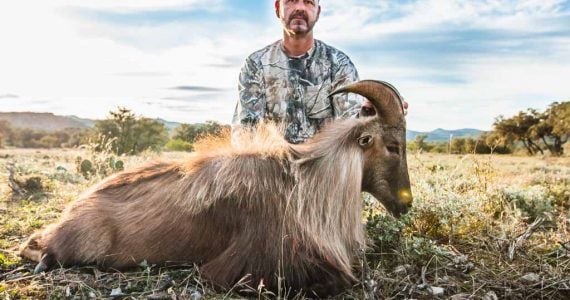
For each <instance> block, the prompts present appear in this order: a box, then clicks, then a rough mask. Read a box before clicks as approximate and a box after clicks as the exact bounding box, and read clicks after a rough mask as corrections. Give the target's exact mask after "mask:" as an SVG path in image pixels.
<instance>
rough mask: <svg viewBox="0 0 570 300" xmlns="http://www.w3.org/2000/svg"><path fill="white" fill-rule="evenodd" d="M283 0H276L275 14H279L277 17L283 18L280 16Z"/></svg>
mask: <svg viewBox="0 0 570 300" xmlns="http://www.w3.org/2000/svg"><path fill="white" fill-rule="evenodd" d="M280 2H281V0H275V15H276V16H277V18H281V17H280V16H279V11H280V9H281V3H280Z"/></svg>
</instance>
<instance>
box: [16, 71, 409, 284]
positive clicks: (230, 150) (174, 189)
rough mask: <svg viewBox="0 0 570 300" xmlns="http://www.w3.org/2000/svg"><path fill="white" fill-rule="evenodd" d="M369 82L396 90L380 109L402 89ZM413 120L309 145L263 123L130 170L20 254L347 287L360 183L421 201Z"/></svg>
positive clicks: (332, 130)
mask: <svg viewBox="0 0 570 300" xmlns="http://www.w3.org/2000/svg"><path fill="white" fill-rule="evenodd" d="M361 84H362V83H361ZM368 86H371V87H373V88H375V89H378V91H377V92H386V93H388V94H386V95H385V97H386V98H387V100H386V101H384V100H378V99H377V100H376V104H375V106H376V105H378V106H376V110H377V111H378V112H379V115H380V116H382V115H383V114H386V107H390V105H392V106H391V107H392V108H391V109H392V110H395V108H394V107H396V106H395V105H396V102H395V101H397V100H398V97H397V93H395V91H392V90H391V88H390V87H389V86H386V85H382V84H381V83H377V82H372V83H371V82H368V85H367V87H368ZM357 87H358V86H357ZM348 91H352V90H348ZM355 92H360V93H361V94H363V95H364V96H367V97H368V98H370V97H372V96H374V95H375V97H381V96H382V95H383V94H378V93H376V94H374V95H370V94H369V93H368V92H366V90H365V91H364V92H363V91H362V90H355ZM388 96H390V97H388ZM381 101H384V102H386V103H384V102H381ZM397 112H398V110H396V113H397ZM392 113H393V112H392ZM400 113H401V112H400ZM402 120H403V115H402V116H401V117H399V118H393V117H391V116H389V117H387V118H383V119H382V121H379V116H373V117H366V118H361V119H351V120H344V121H339V122H335V123H333V124H331V125H330V126H327V127H326V128H325V129H324V130H323V131H322V132H321V133H320V134H319V135H317V136H316V137H315V138H314V139H313V140H311V141H309V142H308V143H306V144H302V145H290V144H287V143H286V142H284V140H283V139H282V138H277V139H276V138H275V136H277V135H278V134H279V133H275V132H272V128H273V127H259V128H258V131H257V132H256V134H255V135H251V136H250V137H249V140H248V142H247V143H242V144H244V145H245V146H243V145H242V146H241V147H231V146H230V145H226V146H220V145H218V147H217V148H216V149H210V150H209V151H199V152H198V153H197V154H195V155H194V156H192V158H190V159H188V160H186V161H184V162H155V163H152V164H148V165H146V166H143V167H140V168H138V169H133V170H130V171H126V172H123V173H119V174H117V175H115V176H113V177H110V178H108V179H107V180H104V181H103V182H102V183H100V184H99V185H97V186H95V187H94V188H93V189H91V190H90V191H88V192H86V193H85V194H84V195H83V196H82V197H81V198H80V199H79V200H78V201H76V202H74V203H73V204H72V206H70V207H69V208H68V209H67V210H66V212H65V214H64V215H63V217H62V218H61V220H60V221H59V222H58V223H56V224H53V225H51V226H50V227H48V228H46V229H45V230H43V231H41V232H38V233H36V234H35V235H33V236H32V237H30V239H29V240H28V242H27V243H26V244H24V245H23V247H22V251H21V254H22V255H23V256H25V257H28V258H30V259H32V260H35V261H38V262H39V264H38V267H37V271H43V270H46V269H49V268H53V267H55V266H58V265H64V266H69V265H84V264H97V265H99V266H101V267H104V268H114V269H122V268H127V267H130V266H136V265H137V264H138V263H140V262H141V261H143V260H146V261H148V262H149V263H153V264H168V263H173V264H175V263H197V264H199V265H200V266H201V273H202V276H203V277H204V278H206V279H208V280H209V281H211V282H212V283H214V284H215V285H217V286H221V287H231V286H232V285H234V284H235V283H237V282H238V281H240V280H241V279H242V278H244V277H245V278H246V280H245V282H248V283H249V284H250V285H251V286H252V287H254V288H255V287H257V285H258V284H260V283H261V282H263V284H264V285H265V286H266V287H267V288H268V289H270V290H274V291H275V290H276V289H277V288H278V284H279V280H278V278H279V277H281V278H282V279H283V280H282V281H281V282H282V283H283V284H284V286H285V287H286V288H291V289H293V290H295V291H309V292H315V293H317V294H320V295H324V294H334V293H337V292H339V291H340V290H341V289H342V288H344V287H347V286H348V285H350V284H351V283H352V282H354V280H355V278H354V275H353V272H352V263H353V256H354V254H355V252H356V250H357V249H359V248H362V247H364V246H365V236H364V231H363V227H362V224H361V218H362V208H361V200H360V193H361V191H363V190H364V191H368V192H370V193H372V194H373V195H374V196H376V197H377V198H378V199H380V200H381V201H382V202H383V203H384V205H385V206H386V207H387V209H388V210H389V211H391V212H392V213H394V214H396V215H397V214H399V213H402V212H405V211H406V208H407V206H408V205H409V203H408V202H409V201H411V195H410V194H409V179H408V178H407V176H408V175H407V166H406V162H405V151H404V150H403V149H405V127H403V126H402V125H401V124H400V123H398V124H396V123H394V122H395V121H398V122H402ZM392 123H394V124H392ZM402 135H403V136H404V140H403V141H404V143H402V140H401V138H402ZM390 147H392V148H390ZM394 147H397V149H395V148H394ZM207 148H213V146H212V145H211V144H209V145H208V147H207ZM394 151H399V154H396V153H393V152H394Z"/></svg>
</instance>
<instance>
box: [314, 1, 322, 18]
mask: <svg viewBox="0 0 570 300" xmlns="http://www.w3.org/2000/svg"><path fill="white" fill-rule="evenodd" d="M320 16H321V5H320V4H319V10H318V11H317V18H316V19H315V22H317V21H318V20H319V17H320Z"/></svg>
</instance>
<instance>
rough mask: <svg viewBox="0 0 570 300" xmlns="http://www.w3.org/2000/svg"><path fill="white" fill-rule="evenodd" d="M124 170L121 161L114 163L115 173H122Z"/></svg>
mask: <svg viewBox="0 0 570 300" xmlns="http://www.w3.org/2000/svg"><path fill="white" fill-rule="evenodd" d="M124 169H125V164H124V163H123V161H122V160H117V161H116V162H115V171H122V170H124Z"/></svg>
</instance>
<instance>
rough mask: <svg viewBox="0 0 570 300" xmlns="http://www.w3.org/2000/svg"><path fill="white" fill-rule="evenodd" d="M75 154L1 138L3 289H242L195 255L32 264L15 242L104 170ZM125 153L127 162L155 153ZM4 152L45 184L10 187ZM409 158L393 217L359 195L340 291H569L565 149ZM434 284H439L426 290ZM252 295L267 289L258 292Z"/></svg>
mask: <svg viewBox="0 0 570 300" xmlns="http://www.w3.org/2000/svg"><path fill="white" fill-rule="evenodd" d="M187 155H188V154H187V153H164V154H163V156H166V157H167V158H183V157H185V156H187ZM78 156H81V157H90V159H92V160H93V161H105V159H104V158H100V157H99V158H92V154H90V153H88V152H86V151H79V150H77V151H75V150H41V151H35V150H20V149H18V150H0V225H1V227H0V249H1V250H0V251H1V252H0V297H2V298H10V299H18V298H21V299H28V298H54V299H55V298H73V297H78V298H89V297H95V298H104V297H109V296H110V295H111V294H112V293H115V294H116V293H117V292H118V291H119V288H120V291H121V292H122V293H123V298H127V299H132V298H134V299H137V298H142V299H144V298H147V297H151V298H152V297H156V298H160V297H164V298H168V297H170V298H172V297H173V296H174V295H176V296H177V297H179V298H182V299H192V297H197V296H201V297H202V299H203V298H206V299H210V298H231V297H234V298H235V297H239V294H236V293H235V292H236V291H239V290H240V289H243V287H241V286H236V287H235V288H234V289H233V290H232V291H228V292H225V293H220V292H218V293H216V292H214V291H213V290H211V289H209V288H208V286H207V283H206V282H203V281H202V280H201V279H200V273H199V268H197V267H196V266H192V265H189V266H178V267H170V268H163V267H158V266H147V265H144V264H143V265H141V266H140V268H138V269H135V270H131V271H129V272H109V273H107V272H102V271H100V270H97V269H96V268H93V267H84V268H71V269H58V270H54V271H52V272H48V273H45V274H39V275H32V274H31V271H32V270H33V268H34V265H33V264H32V263H30V262H28V261H25V260H21V259H20V258H18V257H17V256H16V253H17V249H18V246H19V245H20V244H21V243H22V242H23V241H24V240H25V239H26V238H27V237H28V236H29V235H30V234H32V233H33V232H34V231H36V230H38V229H39V228H42V227H44V226H46V225H48V224H50V223H52V222H55V221H56V220H57V218H58V217H59V216H60V214H61V212H62V211H63V209H64V208H65V206H66V205H67V204H68V203H70V202H72V201H73V200H74V199H75V198H76V196H77V195H78V194H79V193H81V192H82V191H83V190H85V189H86V188H87V187H89V186H91V185H92V184H94V183H96V182H98V181H99V180H101V176H91V177H88V178H85V177H84V176H82V174H80V173H78V171H77V166H76V158H77V157H78ZM121 159H123V160H124V162H125V167H126V168H127V169H128V168H132V167H135V166H137V165H140V164H141V163H143V162H144V161H148V160H151V159H153V154H148V153H146V154H143V155H140V156H136V157H126V158H121ZM8 163H13V164H14V166H15V167H16V169H17V170H18V172H17V174H16V175H17V176H20V177H19V178H20V179H23V178H29V177H34V176H36V177H38V178H41V189H40V190H39V191H38V190H35V191H34V192H32V193H29V194H28V193H27V194H26V195H23V196H15V195H14V194H13V193H12V191H11V189H10V188H9V187H8V173H7V171H6V165H7V164H8ZM408 164H409V169H410V177H411V181H412V190H413V193H414V207H413V209H412V210H411V211H410V213H409V214H408V215H406V216H404V217H402V218H400V219H394V218H392V217H390V216H386V215H385V214H384V210H383V208H382V207H381V205H379V204H378V203H377V202H376V201H374V200H373V199H370V198H369V197H368V196H365V197H364V198H365V199H364V201H365V203H366V205H365V207H366V210H365V214H364V216H363V222H365V223H366V229H367V232H368V236H369V239H370V241H371V243H370V247H369V248H368V249H366V251H365V252H364V253H360V254H356V255H357V257H358V260H357V261H358V265H357V266H355V270H357V271H358V274H359V276H360V278H361V281H360V283H359V284H358V285H356V286H355V287H354V288H353V289H351V290H348V291H346V292H345V293H344V294H343V295H339V296H338V298H339V299H341V298H345V299H351V298H352V299H362V298H364V297H375V298H381V299H382V298H386V299H403V298H415V299H433V298H439V299H447V298H449V297H450V296H454V295H455V297H456V299H468V298H469V297H472V298H473V299H483V298H484V297H491V298H487V299H492V296H493V294H494V295H496V296H497V297H498V298H510V299H528V298H530V299H568V297H570V212H569V211H570V158H568V157H562V158H548V157H546V158H541V157H533V158H529V157H522V156H521V157H515V156H473V155H466V156H448V155H436V154H411V155H410V156H409V157H408ZM537 218H542V219H543V220H544V221H543V222H542V223H541V224H540V226H538V227H537V228H535V230H533V231H532V234H531V235H530V236H529V237H528V238H527V239H525V240H522V241H520V242H519V243H516V244H515V245H516V246H515V252H514V258H513V259H510V258H509V255H508V253H509V248H511V247H512V244H513V243H515V241H516V239H517V238H518V237H519V236H521V235H522V234H523V233H525V231H527V230H528V228H529V225H530V224H531V223H532V222H533V221H535V220H536V219H537ZM532 274H536V276H535V275H532ZM533 277H535V278H533ZM439 288H441V289H443V290H442V294H440V295H439V294H438V295H436V296H434V292H437V291H438V290H439ZM253 296H254V297H255V298H271V296H270V295H269V294H267V293H264V292H261V293H259V294H253ZM461 297H463V298H461ZM288 298H302V297H301V296H295V295H288Z"/></svg>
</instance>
